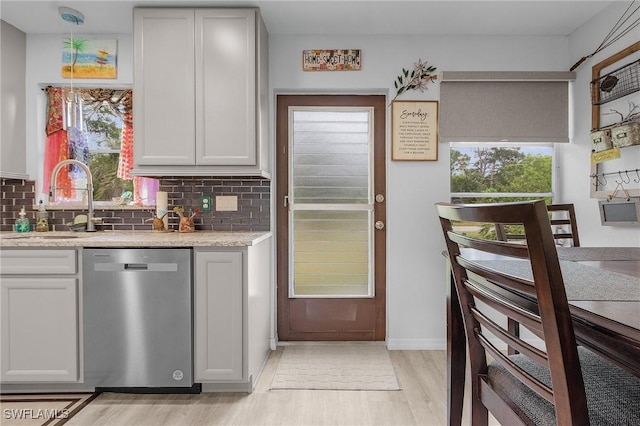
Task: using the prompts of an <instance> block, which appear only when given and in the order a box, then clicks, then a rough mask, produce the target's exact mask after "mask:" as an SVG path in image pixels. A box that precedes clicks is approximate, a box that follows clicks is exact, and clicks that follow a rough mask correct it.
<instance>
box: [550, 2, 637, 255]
mask: <svg viewBox="0 0 640 426" xmlns="http://www.w3.org/2000/svg"><path fill="white" fill-rule="evenodd" d="M627 6H628V3H627V2H614V4H612V5H611V6H609V7H607V8H606V9H605V11H604V12H602V13H601V14H600V15H598V16H597V17H596V18H595V19H593V20H591V21H589V22H587V23H586V24H585V25H583V26H582V27H581V28H580V29H578V30H577V31H575V32H574V33H573V34H572V35H571V37H569V56H570V58H571V64H570V65H569V66H571V65H573V64H574V63H575V62H576V61H578V59H580V58H581V57H583V56H586V55H588V54H591V53H592V52H593V51H594V50H595V49H596V47H597V46H598V45H600V43H601V42H602V40H603V39H604V38H605V36H606V35H607V34H608V32H609V30H610V29H611V28H612V27H613V26H614V24H615V23H616V22H617V21H618V18H619V17H620V16H622V14H623V12H624V11H625V9H626V8H627ZM639 40H640V37H639V32H638V30H637V29H636V30H634V31H631V32H630V33H629V34H627V35H626V36H625V37H624V38H622V39H620V40H619V41H617V42H616V43H615V44H613V45H611V46H610V47H608V48H606V49H605V50H603V51H601V52H599V53H597V54H596V55H595V56H594V57H592V58H590V59H588V60H587V61H586V62H584V63H583V64H582V65H581V66H580V67H579V68H578V69H577V70H576V72H577V78H576V81H575V83H574V85H573V101H574V115H575V119H574V130H573V131H574V137H573V140H572V143H571V144H568V145H561V146H559V147H558V150H557V153H558V156H559V158H560V159H561V161H562V164H563V165H564V167H563V168H562V169H561V170H560V174H559V176H558V177H559V179H558V180H559V182H560V183H561V187H560V188H559V192H560V201H566V202H573V203H574V204H575V205H576V216H577V221H578V226H579V229H580V243H581V245H583V246H590V245H591V246H593V245H600V246H622V247H627V246H631V247H638V246H640V228H638V227H617V226H616V227H611V226H606V227H604V226H601V225H600V215H599V213H598V202H597V200H596V199H593V198H590V197H589V191H590V185H591V182H590V180H589V178H588V176H589V175H590V174H591V169H590V162H589V156H590V151H591V145H590V143H591V142H590V139H589V131H590V130H591V98H590V86H589V83H590V82H591V79H592V77H591V67H593V66H594V65H596V64H597V63H599V62H601V61H602V60H604V59H606V58H608V57H610V56H611V55H613V54H615V53H617V52H619V51H621V50H623V49H624V48H626V47H628V46H630V45H632V44H633V43H635V42H637V41H639ZM639 58H640V52H636V53H635V54H634V55H631V56H628V57H627V58H625V59H623V60H622V61H620V63H616V64H614V66H612V67H610V68H606V69H605V70H603V71H604V73H606V72H610V71H612V70H613V69H616V68H619V67H621V66H623V65H626V64H628V63H630V62H632V61H633V60H637V59H639ZM604 73H603V75H604ZM629 100H633V101H634V102H635V103H636V104H637V105H640V92H636V93H635V94H632V95H629V96H626V97H624V98H622V99H620V100H619V101H614V102H611V103H607V104H604V105H602V106H601V108H600V112H601V121H602V122H601V125H607V124H612V123H614V122H616V121H617V118H616V116H614V115H603V113H605V112H609V111H610V109H611V108H613V109H616V110H618V111H620V112H627V111H628V101H629ZM638 167H640V146H633V147H626V148H622V149H621V158H620V159H619V160H613V161H610V162H607V163H605V164H603V166H602V170H603V171H605V172H610V171H617V170H629V169H637V168H638ZM633 177H636V176H633ZM607 180H608V181H609V182H610V183H611V182H612V181H615V176H614V177H609V178H608V179H607ZM630 188H635V189H638V188H640V185H639V184H634V185H629V186H628V188H627V189H630ZM613 189H615V185H614V186H613V188H612V189H611V190H610V191H609V193H611V192H612V190H613Z"/></svg>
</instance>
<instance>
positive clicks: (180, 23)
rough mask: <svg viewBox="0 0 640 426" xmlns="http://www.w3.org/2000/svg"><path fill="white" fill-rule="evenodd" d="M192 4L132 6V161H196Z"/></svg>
mask: <svg viewBox="0 0 640 426" xmlns="http://www.w3.org/2000/svg"><path fill="white" fill-rule="evenodd" d="M194 57H195V50H194V11H193V9H134V61H135V67H134V76H133V85H134V95H133V96H134V104H133V116H134V117H135V125H134V144H135V149H134V162H135V164H136V166H138V165H194V164H195V145H194V141H195V119H196V114H195V75H194V61H195V58H194Z"/></svg>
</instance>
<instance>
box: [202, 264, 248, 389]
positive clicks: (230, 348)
mask: <svg viewBox="0 0 640 426" xmlns="http://www.w3.org/2000/svg"><path fill="white" fill-rule="evenodd" d="M242 271H243V264H242V252H233V251H232V252H215V251H210V252H209V251H197V252H196V253H195V290H194V300H195V307H194V310H195V326H194V327H195V345H194V346H195V372H194V373H195V379H196V381H203V382H206V381H230V380H231V381H233V380H241V379H243V333H242V330H243V309H242V307H243V273H242Z"/></svg>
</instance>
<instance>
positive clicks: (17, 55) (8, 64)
mask: <svg viewBox="0 0 640 426" xmlns="http://www.w3.org/2000/svg"><path fill="white" fill-rule="evenodd" d="M0 33H1V34H0V40H2V49H0V75H2V97H1V98H0V122H1V123H2V125H0V177H3V178H9V179H28V178H29V176H28V175H27V160H26V159H27V150H26V148H25V146H26V140H27V137H26V128H27V125H26V123H27V121H26V106H25V104H26V100H25V93H26V83H25V81H26V80H25V74H26V73H25V70H26V56H27V47H26V46H27V37H26V34H25V33H23V32H22V31H20V30H19V29H17V28H16V27H14V26H13V25H9V24H8V23H6V22H4V21H0Z"/></svg>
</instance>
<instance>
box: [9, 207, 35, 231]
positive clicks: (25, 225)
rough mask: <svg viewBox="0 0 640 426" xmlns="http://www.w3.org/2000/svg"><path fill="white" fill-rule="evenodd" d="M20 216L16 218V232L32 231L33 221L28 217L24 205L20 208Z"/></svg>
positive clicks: (14, 228)
mask: <svg viewBox="0 0 640 426" xmlns="http://www.w3.org/2000/svg"><path fill="white" fill-rule="evenodd" d="M19 216H20V217H19V218H18V219H17V220H16V223H15V225H14V226H13V230H14V231H15V232H29V231H31V222H29V219H27V212H25V211H24V207H22V209H20V213H19Z"/></svg>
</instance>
